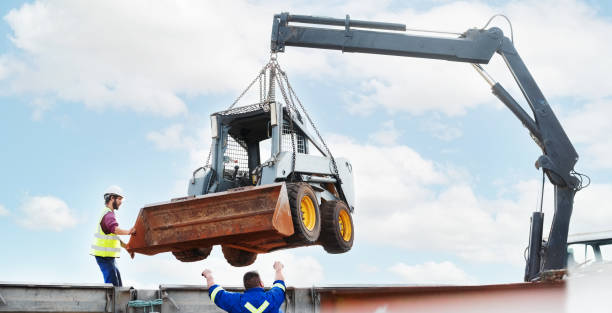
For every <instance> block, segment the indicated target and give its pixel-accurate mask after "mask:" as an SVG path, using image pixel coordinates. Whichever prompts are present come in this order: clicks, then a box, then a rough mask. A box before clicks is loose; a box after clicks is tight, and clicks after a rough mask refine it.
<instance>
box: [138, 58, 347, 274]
mask: <svg viewBox="0 0 612 313" xmlns="http://www.w3.org/2000/svg"><path fill="white" fill-rule="evenodd" d="M266 71H269V73H266ZM261 73H263V75H260V77H259V79H260V89H261V88H262V87H261V80H264V86H265V80H266V77H267V76H268V75H269V86H270V88H269V90H268V91H267V96H266V97H262V98H260V100H261V101H259V102H258V103H255V104H251V105H247V106H239V107H233V105H232V107H230V109H228V110H225V111H221V112H217V113H214V114H212V115H211V135H212V146H211V152H210V154H209V161H208V162H209V164H207V166H204V167H201V168H199V169H198V170H196V171H195V172H194V173H193V177H192V178H191V179H190V181H189V188H188V196H187V197H184V198H178V199H173V200H171V201H168V202H163V203H157V204H152V205H148V206H145V207H143V208H142V209H141V210H140V213H139V215H138V218H137V221H136V225H135V227H136V235H134V236H132V237H131V238H130V241H129V243H128V251H130V252H136V253H142V254H147V255H153V254H157V253H161V252H168V251H170V252H172V253H173V254H174V256H175V257H176V258H177V259H178V260H180V261H183V262H193V261H199V260H202V259H205V258H206V257H207V256H208V255H209V254H210V252H211V249H212V247H213V246H214V245H221V248H222V251H223V255H224V257H225V259H226V260H227V261H228V263H230V264H231V265H233V266H246V265H249V264H252V263H253V262H254V261H255V259H256V257H257V254H259V253H266V252H270V251H274V250H278V249H284V248H293V247H299V246H309V245H321V246H323V248H324V249H325V250H326V251H327V252H329V253H343V252H346V251H348V250H350V249H351V247H352V245H353V238H354V232H355V230H354V226H353V221H352V217H351V214H352V212H353V210H354V205H355V204H354V191H353V176H352V175H353V174H352V166H351V164H350V163H349V161H348V160H346V159H343V158H334V157H333V156H332V154H331V152H330V151H329V149H328V148H327V145H326V144H325V142H324V141H323V139H322V138H321V136H320V134H319V132H318V130H317V129H316V127H315V125H314V123H313V122H312V120H311V119H310V117H309V116H308V114H307V112H306V111H305V109H304V107H303V106H302V104H301V102H299V99H298V98H297V96H296V95H295V93H294V92H293V89H292V88H291V85H290V84H289V80H288V79H287V77H286V74H285V73H284V72H283V71H282V70H280V67H279V66H278V63H276V61H275V60H272V61H271V62H270V63H268V65H266V67H264V69H263V70H262V72H261ZM277 84H278V87H279V89H280V90H281V91H282V94H283V98H284V100H285V102H284V103H283V102H282V101H277V100H276V99H275V86H276V85H277ZM252 85H253V83H252V84H251V86H252ZM251 86H249V87H248V88H250V87H251ZM248 88H247V90H248ZM263 88H265V87H263ZM245 92H246V90H245ZM260 93H261V92H260ZM243 94H244V93H243ZM239 99H240V97H239ZM295 99H297V104H296V101H295ZM237 101H238V100H237ZM298 106H299V107H300V109H301V112H300V110H298ZM307 121H308V122H309V124H310V125H308V124H306V122H307ZM313 130H314V132H316V137H315V134H314V133H313ZM262 160H263V162H262Z"/></svg>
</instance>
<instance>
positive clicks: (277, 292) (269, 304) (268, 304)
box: [202, 261, 285, 313]
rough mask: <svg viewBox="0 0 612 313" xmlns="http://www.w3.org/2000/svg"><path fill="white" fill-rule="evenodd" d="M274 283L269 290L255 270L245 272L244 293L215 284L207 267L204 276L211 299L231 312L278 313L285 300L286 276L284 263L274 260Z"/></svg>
mask: <svg viewBox="0 0 612 313" xmlns="http://www.w3.org/2000/svg"><path fill="white" fill-rule="evenodd" d="M273 267H274V270H275V272H276V274H275V275H274V283H273V285H272V288H271V289H270V290H269V291H267V292H266V291H265V290H264V289H263V287H264V285H263V283H262V282H261V279H260V278H259V274H258V273H257V272H255V271H251V272H247V273H246V274H244V277H243V282H244V289H245V291H244V293H237V292H229V291H225V290H223V288H221V286H219V285H217V284H215V280H214V278H213V276H212V272H211V271H210V270H209V269H206V270H204V271H203V272H202V276H204V278H206V283H207V285H208V295H209V296H210V300H212V302H213V303H214V304H216V305H217V306H218V307H220V308H221V309H223V310H225V311H227V312H229V313H276V312H282V311H281V310H280V306H281V304H283V302H284V301H285V282H284V280H285V278H284V276H283V264H282V263H281V262H278V261H276V262H274V266H273Z"/></svg>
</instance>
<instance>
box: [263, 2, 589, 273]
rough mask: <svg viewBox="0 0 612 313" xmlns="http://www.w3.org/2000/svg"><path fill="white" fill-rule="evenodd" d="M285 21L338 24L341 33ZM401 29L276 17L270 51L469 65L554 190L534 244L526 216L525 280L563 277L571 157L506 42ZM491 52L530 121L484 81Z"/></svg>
mask: <svg viewBox="0 0 612 313" xmlns="http://www.w3.org/2000/svg"><path fill="white" fill-rule="evenodd" d="M290 23H301V24H317V25H330V26H344V29H341V28H325V27H306V26H301V25H290ZM355 28H361V29H355ZM366 29H380V30H385V31H374V30H366ZM405 30H406V26H405V25H403V24H395V23H381V22H371V21H359V20H351V19H350V17H349V16H348V15H347V16H346V18H345V19H334V18H327V17H315V16H305V15H291V14H289V13H281V14H277V15H275V16H274V21H273V27H272V38H271V39H272V42H271V51H272V52H273V53H276V52H284V51H285V47H287V46H296V47H307V48H318V49H331V50H340V51H342V52H356V53H368V54H382V55H395V56H405V57H416V58H427V59H439V60H447V61H454V62H466V63H472V64H473V65H474V67H475V68H476V69H477V70H478V71H479V72H480V73H481V74H482V75H483V77H485V79H486V80H487V81H488V82H489V84H490V85H491V90H492V92H493V94H494V95H495V96H496V97H497V98H499V99H500V100H501V101H502V102H503V103H504V104H505V105H506V106H507V107H508V108H509V109H510V111H512V113H513V114H514V115H515V116H516V117H517V118H518V119H519V120H520V121H521V123H522V124H523V125H524V126H525V127H526V128H527V129H528V130H529V132H530V134H531V135H532V138H533V139H534V141H535V142H536V143H537V144H538V146H539V147H540V148H541V149H542V152H543V154H542V155H541V156H540V157H539V158H538V159H537V161H536V167H537V168H540V167H541V168H542V170H543V171H544V173H546V175H547V177H548V179H549V181H550V182H551V183H552V184H553V185H554V187H555V201H554V205H555V210H554V215H553V221H552V225H551V229H550V233H549V236H548V240H547V242H543V241H542V228H543V213H541V212H534V213H533V216H532V221H531V232H530V239H529V255H528V259H527V264H526V268H525V280H526V281H531V280H534V279H541V278H543V277H544V276H546V274H547V273H552V272H557V271H563V270H564V269H565V266H566V258H567V251H566V245H567V234H568V229H569V222H570V218H571V214H572V209H573V202H574V195H575V193H576V192H577V191H578V190H579V189H580V180H579V179H578V178H577V177H576V176H575V175H574V173H575V172H574V165H575V164H576V162H577V161H578V154H577V153H576V150H575V149H574V147H573V145H572V143H571V141H570V140H569V138H568V136H567V134H566V133H565V131H564V130H563V127H562V126H561V124H560V123H559V121H558V119H557V117H556V116H555V114H554V113H553V111H552V109H551V107H550V105H549V104H548V101H547V100H546V98H545V97H544V95H543V94H542V92H541V90H540V88H539V87H538V85H537V83H536V82H535V80H534V79H533V77H532V76H531V74H530V73H529V70H528V69H527V66H526V65H525V63H524V62H523V60H522V59H521V57H520V56H519V54H518V52H517V51H516V49H515V47H514V44H513V42H512V41H511V40H510V39H509V38H507V37H505V36H504V34H503V32H502V31H501V29H499V28H497V27H492V28H489V29H476V28H474V29H469V30H467V31H465V32H464V33H462V34H461V35H460V36H459V37H457V38H447V37H435V36H416V35H410V34H405V33H399V32H391V31H405ZM495 53H497V54H499V55H501V56H502V58H503V59H504V61H505V62H506V65H507V66H508V69H509V70H510V72H511V73H512V76H513V77H514V79H515V81H516V83H517V84H518V86H519V88H520V90H521V91H522V93H523V95H524V96H525V99H526V101H527V103H528V104H529V107H530V108H531V112H532V113H533V118H532V117H531V116H530V115H529V114H528V113H527V112H526V111H525V110H524V109H523V108H522V107H521V105H519V103H518V102H517V101H516V100H515V99H514V98H513V97H512V96H511V95H510V94H509V93H508V92H507V91H506V90H505V89H504V88H503V87H502V86H501V85H500V84H499V83H497V82H494V81H493V80H492V79H490V78H488V77H487V76H486V75H485V72H484V70H483V69H482V67H481V66H480V64H487V63H489V61H490V60H491V58H492V57H493V55H494V54H495Z"/></svg>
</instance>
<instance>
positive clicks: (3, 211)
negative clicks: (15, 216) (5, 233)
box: [0, 204, 11, 216]
mask: <svg viewBox="0 0 612 313" xmlns="http://www.w3.org/2000/svg"><path fill="white" fill-rule="evenodd" d="M9 214H11V212H9V210H8V209H7V208H5V207H4V205H2V204H0V216H6V215H9Z"/></svg>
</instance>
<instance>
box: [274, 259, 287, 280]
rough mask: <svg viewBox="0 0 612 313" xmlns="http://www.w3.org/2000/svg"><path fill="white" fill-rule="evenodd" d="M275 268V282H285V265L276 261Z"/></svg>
mask: <svg viewBox="0 0 612 313" xmlns="http://www.w3.org/2000/svg"><path fill="white" fill-rule="evenodd" d="M273 267H274V271H275V273H274V280H275V281H277V280H282V281H285V276H284V275H283V267H285V266H284V265H283V263H281V262H279V261H276V262H274V265H273Z"/></svg>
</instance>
